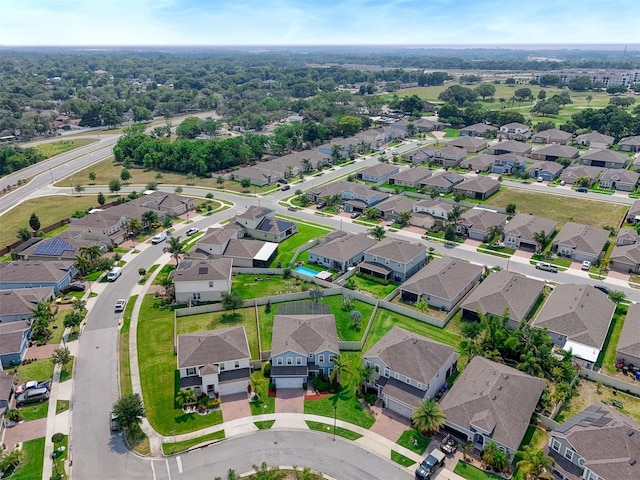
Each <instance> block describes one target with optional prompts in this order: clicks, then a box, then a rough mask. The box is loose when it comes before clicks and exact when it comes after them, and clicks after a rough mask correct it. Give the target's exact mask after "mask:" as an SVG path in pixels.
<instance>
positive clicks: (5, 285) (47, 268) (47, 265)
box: [0, 261, 77, 292]
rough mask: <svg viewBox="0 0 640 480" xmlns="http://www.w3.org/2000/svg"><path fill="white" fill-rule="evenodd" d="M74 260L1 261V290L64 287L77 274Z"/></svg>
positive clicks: (54, 288) (55, 289) (59, 288)
mask: <svg viewBox="0 0 640 480" xmlns="http://www.w3.org/2000/svg"><path fill="white" fill-rule="evenodd" d="M76 273H77V270H76V267H75V266H74V262H71V261H64V262H37V261H22V262H16V261H14V262H0V290H11V289H15V288H33V287H52V288H53V290H54V291H55V292H58V291H60V290H62V289H64V288H65V287H66V286H67V285H69V284H70V283H71V280H72V279H73V278H74V277H75V276H76Z"/></svg>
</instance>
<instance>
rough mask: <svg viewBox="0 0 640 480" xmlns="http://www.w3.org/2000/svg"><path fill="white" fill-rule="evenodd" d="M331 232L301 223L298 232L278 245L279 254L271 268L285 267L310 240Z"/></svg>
mask: <svg viewBox="0 0 640 480" xmlns="http://www.w3.org/2000/svg"><path fill="white" fill-rule="evenodd" d="M330 231H331V230H330V229H328V228H318V227H312V226H310V225H305V224H304V223H299V224H298V231H297V232H296V233H294V234H293V235H291V236H290V237H289V238H287V239H286V240H285V241H283V242H280V244H279V245H278V254H277V255H276V256H275V257H274V259H273V261H272V262H271V265H269V266H270V267H271V268H275V267H276V266H277V265H278V263H281V264H282V266H283V267H284V266H285V265H286V264H287V263H290V262H291V260H292V259H293V256H294V255H295V253H296V250H298V248H299V247H300V246H301V245H304V244H305V243H307V242H308V241H309V240H312V239H314V238H316V237H319V236H324V235H326V234H327V233H329V232H330Z"/></svg>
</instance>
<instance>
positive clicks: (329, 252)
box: [309, 233, 377, 262]
mask: <svg viewBox="0 0 640 480" xmlns="http://www.w3.org/2000/svg"><path fill="white" fill-rule="evenodd" d="M376 243H377V242H376V240H375V239H373V238H369V237H368V236H367V235H364V234H362V233H347V234H346V235H343V236H341V237H338V238H336V239H334V240H331V241H329V242H325V243H322V244H320V245H318V246H316V247H313V248H312V249H310V250H309V253H313V254H314V255H318V256H321V257H325V258H330V259H332V260H337V261H339V262H346V261H347V260H350V259H352V258H353V257H355V256H356V255H357V254H359V253H361V252H364V251H365V250H366V249H367V248H369V247H372V246H374V245H375V244H376Z"/></svg>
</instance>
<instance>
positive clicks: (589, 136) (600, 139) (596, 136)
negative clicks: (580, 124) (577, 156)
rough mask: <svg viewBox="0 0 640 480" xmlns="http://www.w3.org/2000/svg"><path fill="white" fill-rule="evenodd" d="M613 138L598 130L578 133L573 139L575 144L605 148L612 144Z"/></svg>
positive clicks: (598, 148)
mask: <svg viewBox="0 0 640 480" xmlns="http://www.w3.org/2000/svg"><path fill="white" fill-rule="evenodd" d="M614 140H615V139H614V138H613V137H612V136H610V135H604V134H602V133H598V132H591V133H585V134H583V135H578V136H577V137H576V138H574V139H573V143H574V144H575V145H581V146H583V147H589V148H590V149H593V150H606V149H608V148H611V145H613V142H614Z"/></svg>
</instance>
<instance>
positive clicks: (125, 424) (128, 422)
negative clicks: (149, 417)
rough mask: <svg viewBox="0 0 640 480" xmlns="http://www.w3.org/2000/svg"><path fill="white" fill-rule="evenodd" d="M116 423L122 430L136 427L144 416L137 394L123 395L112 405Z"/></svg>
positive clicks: (140, 400)
mask: <svg viewBox="0 0 640 480" xmlns="http://www.w3.org/2000/svg"><path fill="white" fill-rule="evenodd" d="M113 414H114V415H115V416H116V423H117V424H118V427H120V428H122V429H130V428H131V427H133V426H134V425H135V426H138V425H139V424H140V421H141V420H142V417H144V416H145V414H144V406H143V405H142V399H141V398H140V395H139V394H138V393H133V394H129V395H125V396H124V397H122V398H121V399H120V400H118V401H117V402H116V403H115V404H114V405H113Z"/></svg>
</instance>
